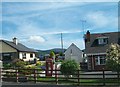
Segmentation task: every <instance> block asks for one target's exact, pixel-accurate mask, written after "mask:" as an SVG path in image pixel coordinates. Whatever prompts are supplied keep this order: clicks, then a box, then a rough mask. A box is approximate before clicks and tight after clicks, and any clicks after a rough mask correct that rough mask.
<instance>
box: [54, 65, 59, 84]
mask: <svg viewBox="0 0 120 87" xmlns="http://www.w3.org/2000/svg"><path fill="white" fill-rule="evenodd" d="M57 74H58V73H57V64H55V81H56V84H58V77H57Z"/></svg>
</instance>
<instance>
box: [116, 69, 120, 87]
mask: <svg viewBox="0 0 120 87" xmlns="http://www.w3.org/2000/svg"><path fill="white" fill-rule="evenodd" d="M119 74H120V73H119V71H118V72H117V78H118V86H119V84H120V82H119V81H120V80H119V79H120V75H119Z"/></svg>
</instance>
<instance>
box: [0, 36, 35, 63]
mask: <svg viewBox="0 0 120 87" xmlns="http://www.w3.org/2000/svg"><path fill="white" fill-rule="evenodd" d="M0 46H1V47H0V60H2V61H3V63H6V62H7V63H9V62H11V61H12V60H13V59H16V58H18V59H23V60H24V61H33V60H34V59H35V53H36V51H35V50H32V49H30V48H28V47H26V46H24V45H23V44H21V43H18V40H17V38H13V41H7V40H0Z"/></svg>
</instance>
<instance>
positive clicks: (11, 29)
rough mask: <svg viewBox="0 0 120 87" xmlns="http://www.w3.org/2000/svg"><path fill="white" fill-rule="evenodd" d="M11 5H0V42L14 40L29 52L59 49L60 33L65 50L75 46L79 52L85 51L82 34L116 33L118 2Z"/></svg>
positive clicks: (27, 3) (24, 3) (11, 3)
mask: <svg viewBox="0 0 120 87" xmlns="http://www.w3.org/2000/svg"><path fill="white" fill-rule="evenodd" d="M6 1H7V0H6ZM11 1H13V2H2V4H0V5H1V6H0V7H2V9H1V10H2V11H1V10H0V14H1V13H2V18H1V19H0V24H2V26H1V28H2V31H1V32H2V33H1V35H0V38H1V39H5V40H10V41H11V40H12V38H13V37H17V38H18V40H19V42H20V43H22V44H24V45H26V46H28V47H30V48H34V49H39V50H46V49H51V48H60V47H61V44H60V33H63V42H64V48H68V47H69V46H70V44H72V43H75V44H76V45H77V46H78V47H79V48H80V49H84V40H83V34H84V33H85V32H86V31H87V30H90V32H91V33H99V32H116V31H118V2H117V1H118V0H114V1H116V2H112V0H111V2H107V1H108V0H107V1H106V2H95V0H93V2H81V1H80V2H78V0H76V1H75V2H72V0H70V1H69V0H64V1H62V2H54V1H51V2H50V1H49V2H47V1H46V2H28V1H26V2H15V0H11ZM22 1H24V0H22ZM82 21H84V22H83V25H82Z"/></svg>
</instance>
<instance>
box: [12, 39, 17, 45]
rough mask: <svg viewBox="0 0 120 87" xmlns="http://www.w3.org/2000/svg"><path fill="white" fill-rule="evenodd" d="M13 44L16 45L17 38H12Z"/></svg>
mask: <svg viewBox="0 0 120 87" xmlns="http://www.w3.org/2000/svg"><path fill="white" fill-rule="evenodd" d="M13 43H15V45H17V44H18V40H17V38H16V37H14V38H13Z"/></svg>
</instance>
